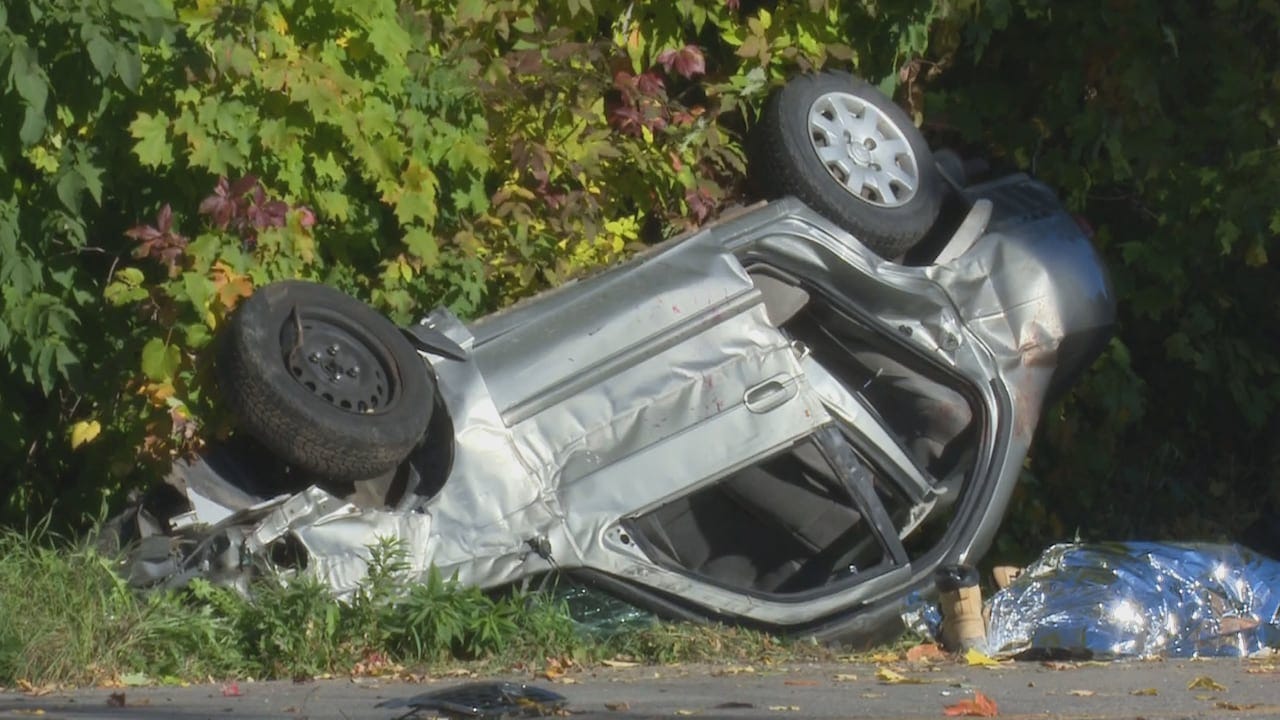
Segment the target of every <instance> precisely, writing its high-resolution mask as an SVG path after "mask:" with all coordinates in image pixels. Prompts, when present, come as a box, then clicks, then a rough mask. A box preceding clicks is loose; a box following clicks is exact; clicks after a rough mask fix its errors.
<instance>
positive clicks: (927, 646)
mask: <svg viewBox="0 0 1280 720" xmlns="http://www.w3.org/2000/svg"><path fill="white" fill-rule="evenodd" d="M946 657H947V654H946V653H945V652H943V651H942V648H940V647H938V644H937V643H924V644H923V645H916V646H915V647H913V648H911V649H909V650H907V661H908V662H920V661H929V660H944V659H946Z"/></svg>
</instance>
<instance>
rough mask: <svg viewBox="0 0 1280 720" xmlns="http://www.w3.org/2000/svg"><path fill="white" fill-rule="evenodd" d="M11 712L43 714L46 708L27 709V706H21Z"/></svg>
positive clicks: (16, 713)
mask: <svg viewBox="0 0 1280 720" xmlns="http://www.w3.org/2000/svg"><path fill="white" fill-rule="evenodd" d="M10 712H12V713H13V714H15V715H43V714H44V709H43V708H31V709H30V710H27V709H25V708H19V709H17V710H11V711H10Z"/></svg>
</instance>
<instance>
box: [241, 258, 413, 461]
mask: <svg viewBox="0 0 1280 720" xmlns="http://www.w3.org/2000/svg"><path fill="white" fill-rule="evenodd" d="M220 343H221V345H220V347H219V352H218V358H217V371H218V376H219V381H220V384H221V388H220V389H221V391H222V394H223V397H224V398H225V399H226V400H227V402H228V404H229V405H230V406H231V409H232V411H233V412H234V413H235V415H236V420H237V427H238V429H239V430H241V431H243V432H246V433H248V434H249V435H251V436H252V437H254V438H255V439H256V440H258V441H259V442H260V443H261V444H263V445H265V446H266V447H267V448H268V449H270V450H271V451H273V452H274V453H275V454H277V455H278V456H280V458H281V459H283V460H284V461H286V462H287V463H289V464H290V465H291V466H293V467H294V468H295V469H297V470H300V471H303V472H304V473H307V474H310V475H313V476H316V477H318V478H321V479H326V480H332V481H339V482H352V481H356V480H364V479H368V478H372V477H375V476H377V475H381V474H382V473H385V472H387V471H389V470H391V469H393V468H394V467H395V466H396V465H398V464H399V463H400V462H401V461H402V460H403V459H404V458H405V457H406V456H407V455H408V454H409V452H410V451H411V450H413V448H414V446H416V445H417V444H418V442H419V441H420V440H421V439H422V436H423V434H424V433H425V431H426V427H427V423H428V422H429V421H430V419H431V408H432V405H433V403H432V400H433V398H434V396H435V383H434V380H433V379H432V377H431V375H430V373H429V372H428V370H427V367H426V365H425V363H424V361H423V360H422V358H421V357H420V356H419V355H418V353H417V351H415V350H414V349H413V346H412V345H410V344H409V341H408V340H407V339H405V337H404V336H403V335H402V334H401V332H400V330H399V329H398V328H396V326H395V325H394V324H392V323H391V321H390V320H388V319H387V318H386V317H384V316H383V315H381V314H380V313H378V312H377V311H375V310H374V309H373V308H371V307H369V306H368V305H365V304H364V303H362V302H360V301H359V300H356V299H355V298H353V297H351V296H349V295H346V294H345V293H342V292H340V291H338V290H335V289H333V288H330V287H327V286H324V285H319V284H316V283H309V282H302V281H286V282H278V283H273V284H270V285H266V286H264V287H262V288H259V289H258V290H257V291H256V292H254V294H253V295H252V296H250V297H249V298H248V299H247V300H245V301H244V302H243V303H241V304H240V306H239V307H238V308H237V309H236V312H235V313H234V314H233V315H232V317H231V320H230V322H229V324H228V326H227V328H226V331H225V333H224V335H223V337H222V338H220Z"/></svg>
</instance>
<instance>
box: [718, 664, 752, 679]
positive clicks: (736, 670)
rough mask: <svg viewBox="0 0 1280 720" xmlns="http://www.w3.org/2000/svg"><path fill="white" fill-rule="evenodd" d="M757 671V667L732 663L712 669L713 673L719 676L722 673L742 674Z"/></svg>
mask: <svg viewBox="0 0 1280 720" xmlns="http://www.w3.org/2000/svg"><path fill="white" fill-rule="evenodd" d="M755 671H756V669H755V668H754V667H752V666H750V665H745V666H737V665H730V666H729V667H727V668H720V669H718V670H712V671H711V675H712V676H714V677H719V676H721V675H741V674H742V673H753V672H755Z"/></svg>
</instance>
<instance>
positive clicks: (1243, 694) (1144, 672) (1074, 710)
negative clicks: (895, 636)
mask: <svg viewBox="0 0 1280 720" xmlns="http://www.w3.org/2000/svg"><path fill="white" fill-rule="evenodd" d="M886 669H888V670H891V671H894V672H896V673H898V674H900V675H901V676H903V677H905V678H907V679H908V680H913V681H918V682H916V683H905V682H901V681H897V682H895V680H896V678H894V677H893V676H892V675H887V674H886V673H885V672H884V670H886ZM886 679H887V680H886ZM476 680H511V681H516V682H527V683H532V684H536V685H538V686H540V687H545V688H548V689H551V690H555V691H557V692H559V693H561V694H562V695H564V696H566V697H567V698H568V701H569V704H568V710H569V711H570V712H571V713H572V714H573V716H574V717H583V718H615V719H617V720H622V719H624V718H657V717H686V716H691V717H697V718H704V719H706V718H723V719H726V720H727V719H729V718H764V717H769V718H797V719H798V718H940V717H945V708H946V707H947V706H949V705H954V704H956V703H959V702H963V701H965V700H973V698H974V693H975V691H977V692H980V693H982V694H983V695H985V696H987V697H989V698H990V699H991V700H992V701H994V702H995V704H996V706H997V708H998V712H999V717H1001V718H1090V719H1099V718H1202V717H1215V718H1244V717H1250V718H1256V717H1265V718H1280V657H1272V658H1270V659H1254V660H1244V661H1241V660H1208V661H1189V660H1167V661H1162V662H1161V661H1144V662H1123V663H1111V664H1062V663H1057V664H1041V663H1030V662H1023V663H1016V664H1013V663H1010V664H1003V665H1000V666H998V667H981V666H969V665H966V664H963V663H961V662H955V661H946V662H942V663H937V664H930V665H924V666H922V665H913V664H906V663H901V664H887V665H875V664H856V663H849V664H839V663H829V664H821V665H817V664H815V665H809V664H804V665H786V666H778V667H711V666H665V667H628V668H599V669H592V670H584V671H578V672H573V673H570V674H569V675H566V676H564V677H562V678H557V679H556V680H555V681H548V680H547V679H546V678H545V677H534V676H531V675H527V674H526V675H508V676H499V677H492V678H456V677H454V678H441V679H431V680H426V681H424V682H420V683H412V682H404V681H401V680H388V679H370V678H361V679H356V680H350V679H344V680H322V681H311V682H304V683H293V682H262V683H255V682H244V681H241V682H239V683H236V684H234V685H231V684H213V685H198V686H190V687H130V688H116V689H111V688H97V689H85V690H76V691H72V692H53V693H49V694H44V695H33V694H23V693H16V692H4V693H0V718H5V719H7V718H30V717H33V716H36V717H41V718H44V719H46V720H53V719H55V718H58V719H65V720H100V719H102V720H106V719H110V720H120V719H121V718H139V719H143V720H146V719H148V718H175V719H178V720H203V719H205V718H234V719H236V720H259V719H265V718H272V719H276V718H284V719H290V720H304V719H306V720H354V719H356V718H371V719H375V720H390V719H391V718H395V717H397V716H398V715H397V712H396V711H394V710H390V709H387V708H375V707H374V705H375V704H376V703H378V702H380V701H382V700H386V699H390V698H397V697H407V696H412V695H416V694H418V693H421V692H424V691H426V690H431V689H436V688H443V687H448V686H450V685H455V684H458V683H461V682H473V681H476ZM237 692H238V694H236V693H237ZM113 694H117V697H116V698H115V699H114V700H113V699H112V695H113ZM119 694H122V696H121V695H119ZM121 701H122V702H123V705H122V706H120V702H121ZM426 716H427V717H430V715H429V714H427V715H426Z"/></svg>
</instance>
